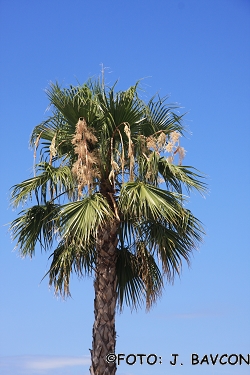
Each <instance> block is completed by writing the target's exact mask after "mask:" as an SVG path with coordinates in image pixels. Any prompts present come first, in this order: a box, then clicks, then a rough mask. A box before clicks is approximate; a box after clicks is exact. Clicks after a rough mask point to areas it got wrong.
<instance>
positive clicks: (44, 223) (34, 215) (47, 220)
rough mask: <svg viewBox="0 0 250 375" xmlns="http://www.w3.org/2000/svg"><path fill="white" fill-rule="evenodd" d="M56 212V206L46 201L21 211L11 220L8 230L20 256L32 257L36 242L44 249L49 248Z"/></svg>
mask: <svg viewBox="0 0 250 375" xmlns="http://www.w3.org/2000/svg"><path fill="white" fill-rule="evenodd" d="M57 214H58V206H57V205H54V204H52V203H50V202H48V203H47V204H46V205H43V206H39V205H37V206H33V207H31V208H29V209H26V210H23V211H21V212H20V216H19V217H18V218H17V219H15V220H14V221H12V223H11V225H10V231H11V233H12V238H13V240H17V247H18V248H19V250H20V253H21V255H22V256H26V255H29V256H30V257H32V256H33V255H34V253H35V246H36V244H37V242H38V243H40V245H41V247H42V248H43V249H45V250H48V249H49V248H51V246H52V244H53V240H54V238H55V235H56V231H57V226H56V217H57Z"/></svg>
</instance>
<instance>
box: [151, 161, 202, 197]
mask: <svg viewBox="0 0 250 375" xmlns="http://www.w3.org/2000/svg"><path fill="white" fill-rule="evenodd" d="M158 168H159V172H160V173H161V175H162V176H163V178H164V180H165V182H166V184H167V186H168V188H171V187H172V188H174V189H175V190H176V191H177V192H178V193H180V194H181V193H182V185H184V186H185V188H186V189H187V191H188V193H189V192H190V190H191V189H196V190H198V191H199V192H200V193H202V194H204V193H206V191H207V187H206V184H205V183H204V182H203V181H202V180H201V179H202V178H204V176H202V175H201V174H200V173H199V174H198V173H196V172H194V171H197V170H196V169H195V168H194V167H190V166H183V165H175V164H172V163H169V162H168V160H166V159H165V158H163V157H161V158H159V163H158ZM197 172H199V171H197Z"/></svg>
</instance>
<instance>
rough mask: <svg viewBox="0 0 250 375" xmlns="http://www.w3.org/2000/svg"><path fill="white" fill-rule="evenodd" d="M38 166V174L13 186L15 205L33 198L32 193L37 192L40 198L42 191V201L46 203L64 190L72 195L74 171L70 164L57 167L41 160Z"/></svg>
mask: <svg viewBox="0 0 250 375" xmlns="http://www.w3.org/2000/svg"><path fill="white" fill-rule="evenodd" d="M36 168H37V171H38V172H40V174H39V175H38V176H36V177H33V178H30V179H28V180H25V181H23V182H21V183H20V184H17V185H14V186H13V190H12V194H11V201H12V205H13V206H14V207H17V206H18V205H19V204H20V203H21V204H23V203H25V202H26V201H27V200H28V199H32V193H34V194H35V196H36V198H37V200H39V193H40V201H41V202H42V203H44V202H46V201H47V199H48V200H50V199H53V198H54V197H55V196H57V195H58V194H61V193H63V192H68V196H70V193H72V191H73V189H74V188H75V182H74V179H73V176H72V172H71V170H70V168H69V167H68V166H59V167H58V168H56V167H53V166H52V165H50V164H49V163H46V162H41V163H39V164H37V165H36Z"/></svg>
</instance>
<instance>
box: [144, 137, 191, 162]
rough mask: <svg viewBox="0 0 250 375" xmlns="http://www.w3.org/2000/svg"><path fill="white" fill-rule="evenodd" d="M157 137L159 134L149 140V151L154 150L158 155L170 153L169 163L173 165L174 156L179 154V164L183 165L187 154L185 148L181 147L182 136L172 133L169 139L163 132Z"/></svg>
mask: <svg viewBox="0 0 250 375" xmlns="http://www.w3.org/2000/svg"><path fill="white" fill-rule="evenodd" d="M157 135H158V134H155V135H152V136H150V137H148V138H147V140H146V142H147V147H148V149H153V150H154V151H156V152H158V153H160V152H168V153H170V154H171V155H170V156H168V157H167V160H168V161H169V163H172V162H173V161H174V155H176V154H178V155H179V164H181V163H182V160H183V159H184V157H185V154H186V151H185V149H184V147H181V146H180V137H181V134H180V133H179V132H178V131H173V132H171V133H170V135H169V137H167V136H166V134H165V133H164V132H161V133H160V135H159V136H157Z"/></svg>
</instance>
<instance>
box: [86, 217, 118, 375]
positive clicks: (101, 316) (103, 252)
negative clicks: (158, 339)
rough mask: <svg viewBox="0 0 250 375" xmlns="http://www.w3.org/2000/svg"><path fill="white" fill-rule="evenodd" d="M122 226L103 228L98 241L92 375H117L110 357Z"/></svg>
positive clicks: (113, 339)
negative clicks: (118, 238)
mask: <svg viewBox="0 0 250 375" xmlns="http://www.w3.org/2000/svg"><path fill="white" fill-rule="evenodd" d="M117 228H118V223H117V222H113V223H107V225H105V228H100V230H99V232H98V239H97V246H96V251H97V262H96V274H95V282H94V289H95V300H94V315H95V321H94V325H93V342H92V351H91V361H92V366H91V367H90V373H91V375H115V373H116V363H115V362H113V363H110V364H109V363H107V361H106V356H107V354H109V353H115V343H116V332H115V309H116V299H117V293H116V283H117V281H116V259H117V255H116V254H117V252H116V246H117Z"/></svg>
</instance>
